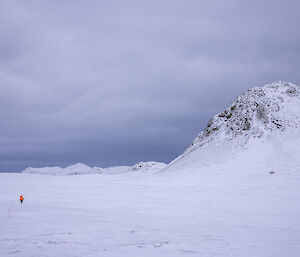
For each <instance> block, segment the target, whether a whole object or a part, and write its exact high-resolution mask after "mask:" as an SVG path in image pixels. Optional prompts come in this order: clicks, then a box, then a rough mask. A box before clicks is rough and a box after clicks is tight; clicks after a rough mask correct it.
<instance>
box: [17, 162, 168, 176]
mask: <svg viewBox="0 0 300 257" xmlns="http://www.w3.org/2000/svg"><path fill="white" fill-rule="evenodd" d="M165 166H167V164H165V163H162V162H153V161H152V162H139V163H137V164H135V165H134V166H132V167H130V166H116V167H109V168H99V167H93V168H92V167H89V166H87V165H85V164H83V163H77V164H74V165H71V166H68V167H66V168H61V167H43V168H32V167H29V168H26V169H25V170H23V171H22V173H26V174H44V175H80V174H110V175H112V174H119V173H125V172H136V171H138V172H156V171H159V170H160V169H162V168H164V167H165Z"/></svg>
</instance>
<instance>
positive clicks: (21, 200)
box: [20, 195, 24, 203]
mask: <svg viewBox="0 0 300 257" xmlns="http://www.w3.org/2000/svg"><path fill="white" fill-rule="evenodd" d="M23 200H24V197H23V195H21V196H20V202H21V203H23Z"/></svg>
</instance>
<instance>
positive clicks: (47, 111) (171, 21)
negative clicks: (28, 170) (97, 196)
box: [0, 0, 300, 171]
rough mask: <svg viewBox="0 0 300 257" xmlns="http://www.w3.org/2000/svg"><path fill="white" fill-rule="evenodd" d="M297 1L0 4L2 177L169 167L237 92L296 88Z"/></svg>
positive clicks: (299, 50) (299, 51) (299, 76)
mask: <svg viewBox="0 0 300 257" xmlns="http://www.w3.org/2000/svg"><path fill="white" fill-rule="evenodd" d="M299 9H300V4H299V1H287V0H285V1H283V0H282V1H276V0H270V1H262V0H259V1H256V0H251V1H250V0H249V1H241V0H236V1H234V0H224V1H212V0H209V1H208V0H207V1H206V0H203V1H200V0H196V1H193V0H182V1H177V0H159V1H157V0H151V1H141V0H139V1H128V0H127V1H113V0H112V1H100V0H99V1H91V0H89V1H83V0H82V1H76V0H72V1H71V0H70V1H67V0H65V1H61V0H57V1H54V0H51V1H50V0H49V1H40V0H37V1H32V0H26V1H21V0H18V1H17V0H1V1H0V119H1V125H0V171H20V170H22V169H24V168H25V167H27V166H33V167H42V166H49V165H51V166H55V165H59V166H66V165H69V164H72V163H76V162H84V163H86V164H88V165H91V166H101V167H107V166H114V165H132V164H135V163H136V162H139V161H149V160H157V161H163V162H170V161H171V160H172V159H174V158H175V157H177V156H178V155H179V154H181V153H182V152H183V151H184V150H185V148H186V147H187V146H188V145H189V144H190V142H191V140H192V139H193V138H194V137H195V136H196V135H197V133H198V132H200V131H201V130H202V129H203V128H204V127H205V125H206V123H207V121H208V120H209V118H210V117H211V116H212V115H214V114H216V113H218V112H220V111H222V110H223V109H225V108H226V107H227V106H228V105H229V104H230V102H231V101H232V100H233V99H234V98H235V97H236V96H238V95H239V94H241V93H242V92H243V91H244V90H246V89H248V88H250V87H253V86H262V85H264V84H265V83H267V82H272V81H276V80H285V81H288V82H293V83H295V84H300V72H299V67H300V29H299V23H300V22H299Z"/></svg>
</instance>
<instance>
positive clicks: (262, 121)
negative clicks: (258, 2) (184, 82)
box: [0, 82, 300, 257]
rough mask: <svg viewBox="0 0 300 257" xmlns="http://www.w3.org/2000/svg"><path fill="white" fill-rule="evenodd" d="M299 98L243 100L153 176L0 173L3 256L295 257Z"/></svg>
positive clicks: (275, 91)
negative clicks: (253, 104)
mask: <svg viewBox="0 0 300 257" xmlns="http://www.w3.org/2000/svg"><path fill="white" fill-rule="evenodd" d="M293 88H295V90H293ZM298 90H299V88H297V87H296V86H294V85H290V84H287V83H285V82H277V83H272V84H269V85H267V86H265V87H264V88H263V91H264V92H263V93H262V91H261V90H259V89H257V88H256V89H254V90H252V91H251V90H250V91H247V92H246V93H245V95H242V96H241V97H240V98H238V99H239V100H238V102H239V103H241V105H242V106H241V107H240V109H239V108H237V109H234V110H231V108H229V109H230V110H231V111H234V112H232V114H231V116H230V117H229V118H227V119H225V118H224V117H219V116H218V115H216V116H215V117H214V119H213V120H212V121H211V122H210V126H208V127H207V128H206V129H205V131H204V132H202V133H200V134H199V136H198V137H197V138H196V139H195V140H194V142H193V144H192V145H191V147H189V148H188V149H187V150H186V151H185V152H184V153H183V154H182V155H181V156H179V157H178V158H177V159H176V160H174V161H173V162H172V163H171V164H169V165H168V166H165V165H162V166H163V167H160V169H157V170H156V171H155V172H153V170H152V171H151V172H148V171H149V170H148V171H147V167H148V168H149V167H151V165H150V166H149V165H148V164H147V165H146V164H145V163H143V165H141V166H142V167H139V164H137V165H135V166H136V167H137V168H143V169H142V170H141V171H146V172H138V170H137V172H124V171H133V170H132V168H129V167H127V168H124V169H123V170H122V169H121V168H120V169H119V171H120V172H116V173H120V174H115V175H114V176H107V175H105V174H106V173H105V172H104V173H102V174H101V175H100V174H91V175H89V176H43V175H40V174H24V173H23V174H22V173H21V174H9V173H0V256H22V257H23V256H25V257H27V256H28V257H29V256H30V257H32V256H39V257H43V256H64V257H68V256H70V257H74V256H103V257H106V256H110V257H141V256H143V257H147V256H149V257H150V256H151V257H153V256H155V257H179V256H180V257H182V256H201V257H220V256H228V257H234V256H236V257H253V256H255V257H282V256H289V257H297V256H300V218H299V217H300V205H299V199H300V147H299V146H300V130H299V117H300V101H299V95H297V92H298ZM249 92H250V93H249ZM259 95H260V96H261V97H262V98H261V97H259ZM273 97H274V98H273ZM280 97H282V99H283V101H281V98H280ZM253 99H254V101H256V102H257V101H258V102H257V103H258V106H256V107H257V108H253V109H252V107H251V106H252V105H248V101H250V102H252V103H254V102H253ZM261 103H265V104H264V105H263V106H264V107H263V108H262V107H261V106H262V104H261ZM268 103H269V106H268ZM276 106H278V107H279V109H278V108H277V107H276ZM221 116H223V115H221ZM245 118H247V122H249V124H246V123H245V120H244V119H245ZM238 121H240V123H239V124H240V125H237V123H236V122H238ZM272 121H275V123H274V122H272ZM243 122H244V123H243ZM278 124H280V126H279V125H278ZM227 125H228V126H227ZM249 126H250V127H249ZM213 128H217V129H215V130H213ZM231 128H232V129H231ZM241 128H247V129H246V130H243V129H241ZM208 131H210V132H208ZM152 166H156V165H152ZM75 168H76V169H75V170H77V168H78V167H76V166H75ZM81 168H83V167H81ZM144 168H145V169H144ZM161 168H162V169H161ZM47 169H50V168H47ZM52 169H53V168H52ZM56 169H58V172H61V171H60V170H59V169H61V168H54V170H56ZM69 169H70V168H69ZM71 170H72V168H71ZM116 170H118V168H117V169H116ZM121 170H122V171H121ZM48 171H49V170H48ZM48 171H47V173H49V172H48ZM86 171H87V172H89V170H88V169H86ZM56 172H57V171H55V172H54V173H56ZM273 172H274V173H273ZM107 173H109V172H108V171H107ZM21 194H23V196H24V202H23V205H22V206H21V205H20V203H19V201H18V198H19V195H21Z"/></svg>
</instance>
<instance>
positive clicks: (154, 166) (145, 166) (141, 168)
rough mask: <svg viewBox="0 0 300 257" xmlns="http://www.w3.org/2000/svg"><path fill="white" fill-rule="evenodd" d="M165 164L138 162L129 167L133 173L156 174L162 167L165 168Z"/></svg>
mask: <svg viewBox="0 0 300 257" xmlns="http://www.w3.org/2000/svg"><path fill="white" fill-rule="evenodd" d="M166 166H167V164H165V163H163V162H154V161H152V162H139V163H137V164H135V165H133V166H132V167H131V169H130V170H131V171H135V172H145V171H146V172H149V171H152V172H156V171H159V170H161V169H163V168H164V167H166Z"/></svg>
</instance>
